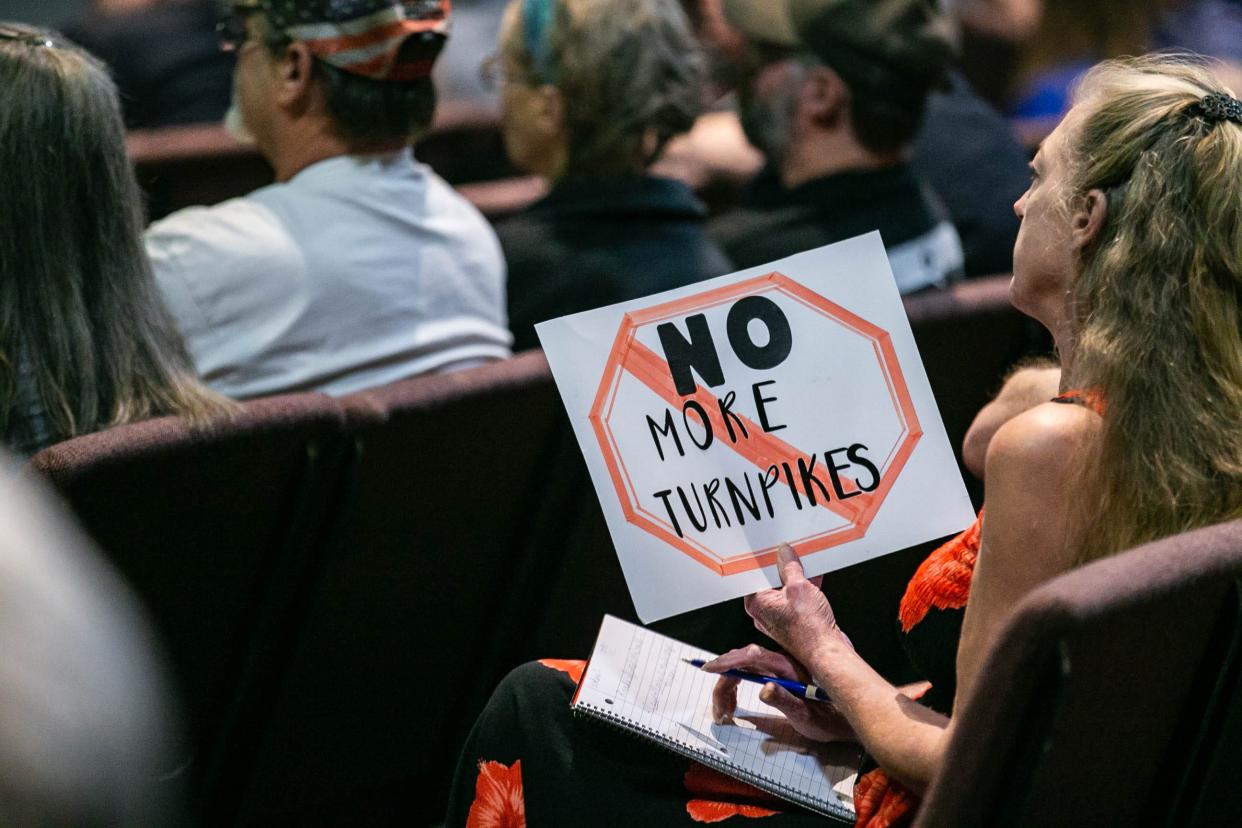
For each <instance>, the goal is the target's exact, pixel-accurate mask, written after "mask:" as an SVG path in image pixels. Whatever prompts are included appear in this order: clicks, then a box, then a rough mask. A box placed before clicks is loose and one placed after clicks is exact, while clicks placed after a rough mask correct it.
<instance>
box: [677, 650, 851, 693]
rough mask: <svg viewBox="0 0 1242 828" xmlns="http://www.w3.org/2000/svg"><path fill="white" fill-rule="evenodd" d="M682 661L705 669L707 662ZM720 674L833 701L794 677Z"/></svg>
mask: <svg viewBox="0 0 1242 828" xmlns="http://www.w3.org/2000/svg"><path fill="white" fill-rule="evenodd" d="M682 661H684V662H686V663H687V664H689V665H691V666H692V667H698V668H699V669H700V670H701V669H703V665H704V664H706V663H707V662H706V661H704V660H703V659H701V658H683V659H682ZM716 675H718V676H728V677H729V678H735V679H741V680H742V681H753V682H756V683H758V684H779V685H780V686H781V687H784V688H785V689H786V690H788V691H789V692H790V693H793V694H794V695H795V696H797V697H798V698H800V699H810V700H811V701H822V702H826V701H831V699H829V698H828V694H827V693H825V692H824V691H823V690H820V689H819V688H818V687H816V686H815V685H814V684H803V683H802V682H800V681H794V680H792V679H783V678H777V677H776V676H761V675H759V674H758V673H748V672H746V671H745V670H725V671H724V672H723V673H717V674H716Z"/></svg>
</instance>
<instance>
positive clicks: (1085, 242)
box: [1071, 189, 1108, 250]
mask: <svg viewBox="0 0 1242 828" xmlns="http://www.w3.org/2000/svg"><path fill="white" fill-rule="evenodd" d="M1107 219H1108V196H1107V195H1105V194H1104V191H1103V190H1100V189H1095V190H1089V191H1088V192H1087V194H1086V195H1084V196H1082V197H1081V198H1080V199H1079V200H1078V203H1077V205H1076V207H1075V210H1074V218H1073V227H1072V228H1071V235H1072V237H1073V240H1074V246H1075V247H1077V248H1078V249H1079V250H1085V249H1086V248H1088V247H1090V246H1091V245H1092V244H1093V243H1095V240H1096V239H1098V238H1099V236H1100V231H1102V230H1103V229H1104V222H1105V221H1106V220H1107Z"/></svg>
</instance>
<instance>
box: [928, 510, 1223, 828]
mask: <svg viewBox="0 0 1242 828" xmlns="http://www.w3.org/2000/svg"><path fill="white" fill-rule="evenodd" d="M1240 578H1242V522H1233V523H1226V524H1222V525H1219V526H1215V527H1210V528H1207V529H1202V530H1198V531H1195V532H1189V533H1186V534H1183V535H1178V536H1175V537H1171V538H1168V539H1165V540H1163V541H1159V542H1157V543H1152V544H1148V545H1146V546H1143V547H1140V548H1139V549H1136V550H1133V551H1131V552H1127V553H1124V554H1121V555H1116V556H1114V557H1112V558H1108V559H1105V560H1102V561H1098V562H1095V563H1093V564H1090V565H1088V566H1084V567H1081V568H1079V569H1076V570H1074V571H1072V572H1069V573H1067V574H1065V575H1062V576H1061V577H1059V578H1056V579H1054V580H1053V581H1050V582H1048V583H1047V584H1044V585H1043V586H1041V587H1039V588H1038V589H1036V590H1035V591H1034V592H1032V593H1031V594H1030V595H1028V596H1027V597H1026V599H1025V600H1023V601H1022V603H1021V604H1020V605H1019V607H1018V608H1017V610H1016V611H1015V614H1014V616H1013V617H1012V619H1011V620H1010V621H1009V623H1008V624H1007V625H1006V628H1005V629H1004V631H1003V632H1002V633H1001V636H1000V639H999V640H998V642H997V644H996V645H995V647H994V648H993V649H992V651H991V653H990V655H989V657H988V659H987V660H986V662H985V665H984V668H983V678H982V680H981V681H980V682H979V685H978V686H977V687H976V688H975V691H974V692H973V693H972V695H971V696H970V698H968V699H966V700H965V702H964V704H962V706H961V707H960V709H958V710H957V711H956V717H957V724H956V727H955V732H954V733H953V735H952V738H951V740H950V744H949V748H948V756H947V758H946V761H945V765H944V767H943V769H942V771H941V773H940V775H939V776H938V777H937V778H936V779H935V780H934V781H933V783H932V785H931V787H930V789H929V791H928V792H927V798H926V800H925V803H924V806H923V808H922V810H921V812H920V814H919V816H918V820H917V824H918V825H921V826H939V825H950V826H993V825H1032V826H1033V825H1148V824H1153V825H1186V824H1196V825H1237V824H1240V822H1242V800H1240V798H1239V797H1238V787H1237V783H1238V779H1237V773H1238V770H1239V768H1240V767H1242V759H1240V758H1239V756H1238V743H1237V741H1236V738H1237V736H1238V727H1237V723H1238V720H1239V714H1240V711H1242V697H1240V696H1239V694H1238V668H1239V663H1238V659H1239V634H1240V631H1242V625H1240V624H1239V610H1240V608H1242V604H1240V603H1239V579H1240ZM1230 721H1232V723H1233V724H1232V727H1233V730H1232V731H1230V730H1228V727H1229V725H1228V722H1230ZM1231 734H1232V735H1231Z"/></svg>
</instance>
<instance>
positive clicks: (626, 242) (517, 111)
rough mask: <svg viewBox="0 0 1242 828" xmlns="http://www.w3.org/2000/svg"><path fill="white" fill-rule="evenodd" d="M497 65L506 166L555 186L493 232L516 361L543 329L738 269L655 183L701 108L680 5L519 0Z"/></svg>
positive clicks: (671, 185) (691, 211)
mask: <svg viewBox="0 0 1242 828" xmlns="http://www.w3.org/2000/svg"><path fill="white" fill-rule="evenodd" d="M491 66H492V71H493V72H494V73H495V74H497V75H499V78H498V79H499V80H500V82H501V83H502V88H501V104H502V112H503V114H502V126H503V132H504V139H505V147H506V149H507V150H508V153H509V156H510V158H511V159H512V160H513V162H514V163H515V164H517V165H518V166H519V167H521V168H523V169H525V170H527V171H529V172H532V173H534V174H535V175H538V176H540V177H542V178H544V179H546V180H547V181H548V182H549V184H550V185H551V191H550V192H549V193H548V195H547V197H546V198H543V199H542V200H540V201H539V202H537V203H535V204H534V205H532V206H531V207H530V208H528V209H527V210H525V211H524V212H523V213H521V214H519V215H517V216H515V217H513V218H511V219H509V220H508V221H505V222H502V223H501V224H500V225H499V226H498V227H497V228H496V232H497V235H498V236H499V237H500V243H501V247H502V248H503V249H504V252H505V258H506V260H507V262H508V266H509V282H508V292H509V327H510V329H511V330H512V331H513V335H514V350H521V349H524V348H532V347H537V346H538V344H539V342H538V340H537V339H536V337H535V331H534V325H535V323H537V322H541V321H543V320H545V319H552V318H554V317H557V316H562V315H564V314H567V313H574V312H576V311H581V310H587V309H589V308H594V307H599V306H602V305H608V304H612V303H614V302H620V301H623V300H626V299H636V298H638V297H640V296H647V295H650V294H652V293H658V292H660V291H662V290H670V289H672V288H675V287H680V286H681V285H684V284H688V283H690V282H695V281H698V280H700V279H704V278H708V277H711V276H720V275H722V274H724V273H727V272H729V271H730V270H731V269H732V268H731V267H730V264H729V262H728V260H727V259H726V258H725V256H724V254H723V253H722V252H721V251H720V250H719V248H717V247H716V245H715V244H714V243H712V242H711V241H709V240H708V239H707V237H706V235H705V233H704V231H703V227H702V224H703V219H704V216H705V213H704V209H703V206H702V205H701V204H700V203H699V201H698V200H697V199H696V198H695V197H694V194H693V193H691V191H690V190H689V188H687V187H686V185H685V184H683V183H681V182H680V181H674V180H672V179H668V178H660V177H657V176H653V175H650V174H648V172H647V170H648V168H649V167H650V166H651V164H652V163H654V162H655V161H656V159H657V158H659V157H660V153H661V152H662V151H663V149H664V146H665V144H666V143H667V142H668V140H669V139H670V138H672V137H673V136H675V135H678V134H680V133H683V132H686V131H687V130H688V129H689V128H690V127H691V126H692V125H693V124H694V119H695V118H696V117H697V116H698V114H699V112H700V110H701V108H702V105H703V96H704V80H705V66H704V58H703V56H702V54H701V52H700V49H699V46H698V44H697V42H696V41H695V38H694V34H693V32H692V31H691V28H690V24H689V21H688V20H687V19H686V15H685V13H684V12H683V11H682V8H681V5H680V3H679V2H678V0H514V2H513V3H511V4H510V5H509V7H508V8H507V9H506V11H505V17H504V23H503V28H502V30H501V48H500V53H499V54H498V56H497V57H496V58H495V59H494V63H493V64H491Z"/></svg>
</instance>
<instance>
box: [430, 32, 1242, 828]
mask: <svg viewBox="0 0 1242 828" xmlns="http://www.w3.org/2000/svg"><path fill="white" fill-rule="evenodd" d="M1032 169H1033V178H1032V182H1031V185H1030V188H1029V189H1028V190H1027V192H1026V193H1025V194H1024V195H1023V196H1022V198H1021V199H1020V200H1019V201H1018V202H1017V204H1015V205H1014V209H1015V211H1016V212H1017V214H1018V215H1019V216H1020V217H1021V219H1022V225H1021V229H1020V231H1019V235H1018V241H1017V243H1016V245H1015V248H1014V277H1013V284H1012V286H1011V289H1010V290H1011V292H1010V295H1011V297H1012V301H1013V303H1014V305H1015V306H1016V307H1018V308H1019V309H1020V310H1022V311H1023V312H1025V313H1026V314H1028V315H1029V316H1031V317H1033V318H1034V319H1036V320H1037V321H1038V322H1040V323H1041V324H1042V325H1044V326H1045V327H1046V328H1047V329H1048V331H1049V332H1050V333H1051V334H1052V336H1053V338H1054V339H1055V341H1056V343H1057V346H1058V353H1059V354H1060V358H1061V368H1062V373H1061V377H1060V383H1059V387H1058V389H1057V391H1058V394H1057V396H1056V397H1055V398H1053V399H1052V400H1051V401H1047V400H1045V401H1044V402H1042V403H1039V404H1037V405H1034V406H1032V407H1029V408H1027V409H1025V410H1023V411H1022V412H1021V413H1019V414H1017V415H1016V416H1013V417H1012V418H1011V419H1009V420H1008V421H1007V422H1006V423H1005V424H1004V425H1003V426H1001V427H1000V428H999V430H997V431H996V432H995V436H994V437H993V438H992V439H991V441H990V445H989V447H988V449H987V460H986V466H987V484H988V505H987V513H986V519H984V518H983V517H982V516H981V518H980V520H979V521H977V522H976V523H975V525H974V526H972V527H971V528H970V529H968V530H967V531H966V532H964V533H963V534H962V535H960V536H958V537H957V538H955V539H953V540H952V541H950V542H949V543H947V544H945V545H944V546H942V547H941V548H940V549H938V550H937V551H935V552H934V553H933V554H932V556H931V557H930V558H929V559H928V561H927V562H926V563H924V565H923V566H922V567H920V569H919V570H918V572H916V574H915V576H914V578H913V580H912V581H911V583H910V587H909V589H908V590H907V592H906V594H905V597H904V598H903V599H902V601H901V605H900V609H899V619H900V623H901V628H902V630H903V638H904V642H905V644H906V645H907V649H908V651H909V653H910V655H911V660H912V663H913V664H917V665H918V667H919V668H920V670H922V671H924V673H925V675H926V677H927V678H928V679H929V680H930V686H929V685H928V684H927V683H923V684H921V685H920V686H919V687H918V693H916V692H913V691H912V689H907V688H900V687H895V686H893V685H891V684H889V683H888V682H887V681H886V680H885V679H884V678H882V677H881V676H880V675H879V674H878V673H876V672H875V671H874V670H872V669H871V668H870V667H869V666H868V665H867V664H866V663H865V662H864V661H863V660H862V658H861V657H860V656H859V655H858V654H857V653H855V652H854V651H853V649H852V647H851V646H850V644H849V640H848V639H847V638H846V637H845V635H844V634H843V633H842V631H841V630H840V629H839V628H838V626H837V623H836V619H835V617H834V615H833V611H832V607H831V606H830V605H829V603H828V601H827V599H826V598H825V596H824V593H823V592H822V591H821V589H820V588H819V585H818V584H817V583H815V582H814V581H811V580H808V579H806V578H805V577H804V574H803V570H802V565H801V562H800V561H799V560H798V557H797V555H796V553H795V552H794V551H793V550H792V549H790V548H789V547H788V546H782V547H781V550H780V563H779V566H778V569H779V573H780V577H781V582H782V588H780V589H772V590H765V591H763V592H760V593H757V594H755V595H752V596H750V597H749V598H747V599H746V601H745V604H746V609H747V612H748V613H749V614H750V616H751V617H752V618H753V619H754V622H755V626H756V627H757V628H758V629H759V630H760V631H761V632H763V633H765V634H767V635H769V636H770V637H772V638H773V639H774V640H775V641H776V642H777V643H778V644H779V645H780V646H781V647H782V648H783V649H784V652H783V653H777V652H774V651H769V650H765V649H763V648H760V647H757V646H752V647H748V648H744V649H740V650H734V651H732V652H730V653H726V654H725V655H723V656H721V657H719V658H717V659H715V660H714V661H712V662H710V663H709V664H708V665H707V667H706V669H708V670H710V671H713V672H723V671H725V670H727V669H743V670H749V671H751V672H758V673H762V674H765V675H776V676H780V677H784V678H790V679H793V678H798V679H800V680H802V681H808V680H810V681H813V683H814V684H815V685H816V686H818V687H820V688H822V689H823V690H824V691H825V692H826V693H827V695H828V696H829V697H830V698H831V699H832V700H833V704H832V705H831V706H827V705H823V704H822V703H818V702H814V701H806V700H799V699H796V698H795V697H794V696H793V695H791V694H789V693H788V692H785V691H784V690H782V689H781V688H779V687H777V686H775V685H769V686H767V687H765V688H764V690H763V691H762V693H761V698H763V699H764V700H765V701H766V702H767V703H768V704H770V705H772V706H773V707H775V708H777V709H778V710H779V711H781V712H782V713H784V715H785V716H786V717H787V718H788V720H789V722H790V724H791V725H792V726H793V727H795V728H797V729H798V730H799V731H801V732H802V733H803V734H805V735H806V736H808V737H809V738H812V739H816V740H819V741H825V742H829V741H854V742H858V743H860V744H861V746H862V747H863V748H864V749H865V751H866V755H867V756H868V757H870V760H869V761H870V762H873V763H874V764H878V766H879V767H878V768H874V769H872V770H869V771H867V772H866V773H865V774H863V775H862V776H861V777H860V779H859V780H858V783H857V785H856V786H855V795H854V803H855V806H856V809H857V813H858V822H857V824H858V825H860V826H867V827H868V828H878V827H879V826H887V825H895V824H906V822H907V821H908V820H909V819H910V816H911V811H912V810H913V809H914V808H916V807H917V803H918V794H919V793H920V792H921V791H923V790H924V789H925V787H926V786H927V785H928V783H929V782H930V780H931V779H932V778H933V777H934V776H935V775H936V774H937V773H940V772H950V773H951V772H952V768H945V767H944V761H945V751H946V747H947V745H948V744H949V742H950V736H951V730H952V728H953V727H954V720H953V719H952V718H950V716H951V714H952V711H953V709H954V707H955V706H959V705H958V704H957V702H958V701H960V700H961V699H964V698H966V697H968V696H970V694H971V693H972V692H973V690H974V688H975V686H976V685H977V684H978V681H979V678H980V671H981V669H982V665H983V664H984V660H985V657H986V656H987V655H988V652H989V650H990V648H991V647H992V646H993V645H994V643H995V641H996V639H997V637H998V636H999V634H1000V631H1001V630H1002V629H1003V627H1004V625H1005V622H1006V620H1007V618H1008V617H1009V614H1010V613H1011V612H1012V610H1013V608H1014V607H1015V605H1017V604H1018V603H1019V602H1020V601H1021V600H1022V598H1023V597H1024V596H1025V595H1026V594H1027V593H1029V592H1030V591H1031V590H1033V589H1034V588H1035V587H1037V586H1038V585H1039V584H1041V583H1043V582H1045V581H1047V580H1049V579H1051V578H1053V577H1055V576H1057V575H1058V574H1060V573H1063V572H1065V571H1067V570H1069V569H1071V568H1073V567H1076V566H1079V565H1081V564H1084V563H1086V562H1088V561H1091V560H1094V559H1098V558H1102V557H1105V556H1108V555H1112V554H1115V553H1118V552H1120V551H1122V550H1126V549H1129V548H1131V547H1134V546H1137V545H1139V544H1142V543H1144V542H1147V541H1150V540H1155V539H1158V538H1161V537H1165V536H1168V535H1172V534H1175V533H1178V532H1182V531H1186V530H1189V529H1192V528H1195V527H1199V526H1205V525H1209V524H1213V523H1217V522H1220V521H1224V520H1228V519H1233V518H1237V517H1239V516H1240V515H1242V258H1240V257H1239V255H1238V251H1239V250H1242V102H1239V101H1237V100H1235V99H1233V98H1232V97H1231V96H1230V95H1228V94H1227V93H1226V92H1225V91H1224V90H1223V89H1221V88H1220V87H1219V86H1218V85H1217V83H1216V81H1215V79H1214V77H1213V75H1212V74H1211V73H1210V72H1208V71H1206V70H1205V69H1203V68H1202V67H1200V66H1197V65H1191V64H1188V63H1185V62H1181V61H1178V60H1176V59H1171V58H1167V57H1155V58H1141V59H1133V60H1130V61H1124V62H1121V61H1119V62H1108V63H1104V64H1101V65H1100V66H1098V67H1096V68H1095V69H1094V70H1093V71H1092V72H1091V73H1090V74H1089V75H1088V76H1087V77H1086V79H1085V81H1084V84H1083V86H1082V87H1081V91H1080V92H1079V94H1078V97H1077V101H1076V104H1075V106H1074V108H1073V109H1072V110H1071V111H1070V113H1069V115H1068V116H1067V117H1066V119H1065V120H1064V121H1063V122H1062V123H1061V125H1060V126H1059V127H1058V128H1057V129H1056V131H1055V132H1053V134H1052V135H1050V136H1049V137H1048V139H1047V140H1046V141H1045V142H1044V144H1043V146H1042V148H1041V149H1040V151H1039V153H1038V155H1037V156H1036V158H1035V160H1034V162H1033V164H1032ZM1036 370H1043V369H1036ZM1036 384H1038V380H1036ZM976 561H978V567H977V568H976ZM578 669H581V663H578V664H577V665H574V664H572V663H569V662H564V661H559V662H548V663H546V665H545V664H532V665H528V666H526V667H523V668H521V669H519V670H518V671H516V672H515V673H513V674H512V675H511V676H510V677H509V678H508V679H506V680H505V682H504V683H502V685H501V686H500V688H499V689H498V690H497V691H496V693H495V694H494V695H493V697H492V700H491V702H490V703H489V705H488V707H487V708H486V709H485V711H484V713H483V714H482V716H481V718H480V719H479V721H478V723H477V724H476V726H475V729H474V731H473V733H472V735H471V737H470V740H469V741H468V743H467V745H466V748H465V752H464V753H463V756H462V761H461V764H460V766H459V777H458V781H457V786H456V789H455V796H454V803H453V806H452V807H453V809H452V811H451V813H450V816H449V818H450V822H452V823H453V824H460V823H461V822H462V821H464V819H465V818H466V817H467V816H469V815H472V812H473V814H474V815H478V816H481V815H482V814H484V813H487V814H489V816H491V817H497V816H499V817H500V819H498V820H497V821H498V822H503V817H504V816H505V815H506V814H507V813H512V812H513V810H518V809H526V812H527V813H528V814H529V815H530V819H531V822H532V823H533V822H536V821H537V822H540V823H543V822H546V823H548V824H560V823H562V822H568V821H572V820H573V818H574V815H576V814H583V813H590V814H603V813H608V812H609V807H608V804H609V803H615V802H617V801H623V802H624V803H625V810H624V814H625V819H624V821H625V822H626V823H640V824H644V825H653V824H660V825H666V824H667V825H683V824H690V823H691V822H692V820H693V818H694V817H695V812H694V809H693V808H691V807H690V806H689V803H688V802H687V800H688V799H689V798H690V796H691V792H690V791H689V790H688V788H689V787H690V779H691V777H692V776H694V773H693V769H691V772H689V773H688V772H687V770H686V764H687V763H686V762H685V761H684V760H678V759H677V758H676V757H674V756H672V755H671V754H662V753H661V752H660V751H659V750H658V749H657V748H655V747H654V746H651V745H649V744H643V743H641V742H638V741H636V740H633V739H628V738H626V737H623V736H619V735H613V734H611V732H609V731H608V730H607V729H606V728H599V727H597V726H595V725H591V724H590V723H586V724H583V723H579V722H575V721H574V720H573V719H572V717H571V715H570V713H569V704H568V702H569V699H570V697H571V695H572V693H573V690H574V682H573V681H572V680H570V679H569V678H568V677H567V676H566V673H567V672H571V671H575V670H578ZM736 689H737V680H736V679H732V678H726V677H721V678H720V679H719V681H718V683H717V686H716V691H715V693H714V697H713V707H714V713H715V715H716V716H717V718H718V719H720V720H726V719H727V718H728V717H729V716H731V715H732V714H733V713H734V711H735V709H736ZM919 693H921V695H919ZM916 696H917V697H918V701H915V698H916ZM510 769H512V770H510ZM513 771H517V772H519V773H520V785H517V786H514V787H511V788H509V789H507V790H506V793H507V794H508V796H507V797H500V796H495V795H493V796H490V797H489V796H488V795H487V794H488V793H489V792H492V791H494V790H495V789H494V788H492V789H489V788H488V785H489V783H490V784H495V783H497V782H498V781H500V780H502V779H505V778H508V777H509V776H510V775H511V774H512V772H513ZM700 778H701V777H700ZM476 780H477V781H476ZM476 790H477V791H478V792H479V793H480V796H478V797H477V798H475V797H473V796H472V794H473V792H474V791H476ZM723 790H727V789H725V788H722V787H717V788H716V789H715V796H714V797H713V798H714V799H716V800H718V801H719V800H729V799H730V796H729V795H728V794H724V793H721V791H723ZM733 790H734V791H735V792H736V794H735V795H736V796H739V797H741V799H740V800H739V802H738V804H737V806H736V807H737V808H738V809H741V808H743V807H745V808H755V807H756V805H759V806H760V807H762V808H763V809H765V811H780V810H782V806H781V805H780V804H779V803H777V802H771V801H763V802H758V803H756V801H755V800H754V798H753V795H754V792H753V791H751V792H750V794H751V797H752V798H750V799H747V798H746V797H747V790H746V789H745V788H744V787H736V786H735V787H734V788H733ZM719 804H720V805H721V808H722V809H723V808H726V807H727V805H728V801H726V802H720V803H719ZM510 809H513V810H510ZM613 812H614V813H615V811H613ZM765 816H768V817H769V818H768V819H765V824H767V825H772V826H778V825H796V824H808V825H810V824H819V823H818V820H819V819H820V818H819V817H815V816H814V815H811V814H809V813H806V812H801V811H787V812H784V813H771V814H766V813H765Z"/></svg>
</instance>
